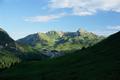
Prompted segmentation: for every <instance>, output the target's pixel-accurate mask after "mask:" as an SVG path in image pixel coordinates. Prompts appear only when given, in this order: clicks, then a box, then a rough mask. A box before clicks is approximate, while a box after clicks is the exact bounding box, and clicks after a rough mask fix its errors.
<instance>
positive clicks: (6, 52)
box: [0, 28, 104, 68]
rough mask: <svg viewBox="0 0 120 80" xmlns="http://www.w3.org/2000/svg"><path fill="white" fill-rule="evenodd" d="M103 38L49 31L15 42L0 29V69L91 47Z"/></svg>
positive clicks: (82, 31)
mask: <svg viewBox="0 0 120 80" xmlns="http://www.w3.org/2000/svg"><path fill="white" fill-rule="evenodd" d="M103 39H104V37H102V36H98V35H95V34H93V33H91V32H87V31H86V30H84V29H79V30H78V31H76V32H57V31H49V32H46V33H40V32H39V33H36V34H32V35H28V36H27V37H25V38H23V39H19V40H17V41H15V40H13V39H12V38H11V37H10V36H9V34H8V33H7V32H6V31H5V30H3V29H1V28H0V67H1V68H5V67H9V66H11V65H12V64H14V63H16V62H17V63H18V62H20V61H26V60H41V59H46V58H53V57H58V56H63V55H64V54H65V53H69V52H74V51H76V50H79V49H82V48H87V47H90V46H93V45H94V44H96V43H98V42H99V41H101V40H103Z"/></svg>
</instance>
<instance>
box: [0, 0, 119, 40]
mask: <svg viewBox="0 0 120 80" xmlns="http://www.w3.org/2000/svg"><path fill="white" fill-rule="evenodd" d="M0 27H1V28H3V29H4V30H6V31H7V32H8V33H9V34H10V36H11V37H12V38H13V39H15V40H17V39H20V38H23V37H25V36H27V35H29V34H33V33H36V32H47V31H51V30H55V31H65V32H68V31H69V32H70V31H72V32H73V31H77V29H79V28H84V29H86V30H87V31H90V32H93V33H96V34H98V35H105V36H108V35H110V34H113V33H115V32H118V31H119V30H120V0H0Z"/></svg>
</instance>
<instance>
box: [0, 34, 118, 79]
mask: <svg viewBox="0 0 120 80" xmlns="http://www.w3.org/2000/svg"><path fill="white" fill-rule="evenodd" d="M119 41H120V32H119V33H117V34H115V35H112V36H111V37H109V38H108V39H106V40H104V41H102V42H101V43H99V44H97V45H95V46H93V47H91V48H88V49H85V50H82V51H76V52H75V53H76V54H68V55H66V56H64V57H59V58H55V59H49V60H45V61H36V62H35V61H34V62H24V63H21V64H19V65H16V66H14V67H12V68H10V69H8V70H6V71H5V72H4V73H2V74H1V76H0V80H120V77H119V75H120V43H119Z"/></svg>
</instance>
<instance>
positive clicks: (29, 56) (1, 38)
mask: <svg viewBox="0 0 120 80" xmlns="http://www.w3.org/2000/svg"><path fill="white" fill-rule="evenodd" d="M45 58H48V56H47V55H44V54H42V53H41V52H40V51H37V50H35V49H33V48H32V47H31V46H29V45H24V44H19V43H17V42H16V41H14V40H13V39H12V38H11V37H10V36H9V34H8V33H7V32H6V31H5V30H3V29H2V28H0V69H3V68H9V67H10V66H12V65H14V64H16V63H19V62H21V61H28V60H29V61H30V60H41V59H45Z"/></svg>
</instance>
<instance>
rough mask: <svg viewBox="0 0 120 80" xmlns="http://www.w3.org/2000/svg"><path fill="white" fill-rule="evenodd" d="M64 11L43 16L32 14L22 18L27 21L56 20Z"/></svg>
mask: <svg viewBox="0 0 120 80" xmlns="http://www.w3.org/2000/svg"><path fill="white" fill-rule="evenodd" d="M65 15H66V14H65V13H61V14H57V15H45V16H33V17H26V18H25V19H24V20H25V21H29V22H49V21H53V20H57V19H58V18H61V17H63V16H65Z"/></svg>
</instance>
